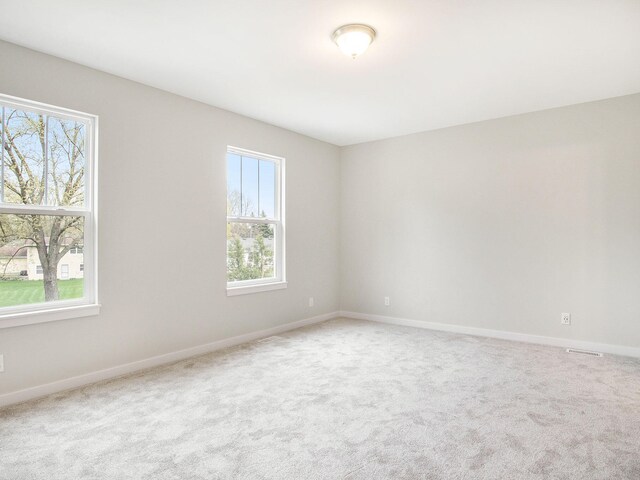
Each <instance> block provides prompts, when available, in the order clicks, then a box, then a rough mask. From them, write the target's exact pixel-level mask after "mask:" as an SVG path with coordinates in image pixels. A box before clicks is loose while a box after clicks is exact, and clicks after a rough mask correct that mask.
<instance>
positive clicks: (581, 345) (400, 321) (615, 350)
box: [339, 311, 640, 358]
mask: <svg viewBox="0 0 640 480" xmlns="http://www.w3.org/2000/svg"><path fill="white" fill-rule="evenodd" d="M339 313H340V316H341V317H346V318H354V319H359V320H369V321H372V322H380V323H388V324H391V325H403V326H405V327H416V328H426V329H429V330H440V331H444V332H453V333H462V334H465V335H475V336H478V337H490V338H500V339H502V340H513V341H516V342H525V343H536V344H539V345H551V346H554V347H562V348H577V349H580V350H593V351H596V352H602V353H609V354H612V355H624V356H627V357H636V358H640V348H637V347H627V346H624V345H610V344H607V343H595V342H586V341H583V340H572V339H569V338H557V337H544V336H542V335H529V334H527V333H516V332H508V331H505V330H490V329H488V328H478V327H466V326H463V325H452V324H448V323H436V322H427V321H422V320H413V319H408V318H397V317H388V316H385V315H374V314H370V313H359V312H348V311H340V312H339Z"/></svg>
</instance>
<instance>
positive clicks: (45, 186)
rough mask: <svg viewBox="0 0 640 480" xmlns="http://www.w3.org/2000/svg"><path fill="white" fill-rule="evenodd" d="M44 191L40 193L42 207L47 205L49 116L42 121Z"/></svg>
mask: <svg viewBox="0 0 640 480" xmlns="http://www.w3.org/2000/svg"><path fill="white" fill-rule="evenodd" d="M43 171H44V185H43V188H44V191H43V192H42V195H43V197H42V198H43V201H42V205H48V204H49V115H46V116H45V121H44V166H43Z"/></svg>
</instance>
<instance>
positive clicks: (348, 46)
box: [331, 24, 376, 58]
mask: <svg viewBox="0 0 640 480" xmlns="http://www.w3.org/2000/svg"><path fill="white" fill-rule="evenodd" d="M331 38H332V39H333V41H334V42H335V43H336V45H338V47H339V48H340V50H342V52H343V53H344V54H345V55H349V56H350V57H351V58H356V57H357V56H358V55H361V54H362V53H364V52H365V50H366V49H367V48H369V45H371V42H373V39H374V38H376V31H375V30H374V29H373V28H371V27H369V26H368V25H361V24H351V25H343V26H342V27H340V28H338V29H337V30H336V31H335V32H333V35H332V36H331Z"/></svg>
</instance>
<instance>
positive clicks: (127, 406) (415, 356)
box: [0, 320, 640, 480]
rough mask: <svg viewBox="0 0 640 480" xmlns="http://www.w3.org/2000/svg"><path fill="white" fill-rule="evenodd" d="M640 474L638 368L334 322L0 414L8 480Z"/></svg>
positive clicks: (1, 462) (513, 479)
mask: <svg viewBox="0 0 640 480" xmlns="http://www.w3.org/2000/svg"><path fill="white" fill-rule="evenodd" d="M395 478H400V479H402V478H404V479H448V480H450V479H487V480H488V479H491V480H497V479H508V480H518V479H545V480H548V479H603V480H604V479H607V480H612V479H618V480H620V479H630V480H631V479H635V480H637V479H640V361H638V360H634V359H630V358H623V357H614V356H605V357H603V358H591V357H583V356H577V355H570V354H567V353H566V352H564V350H562V349H558V348H550V347H543V346H535V345H528V344H522V343H511V342H507V341H500V340H491V339H483V338H478V337H470V336H464V335H457V334H449V333H441V332H433V331H428V330H418V329H412V328H404V327H395V326H388V325H380V324H375V323H368V322H362V321H353V320H334V321H330V322H326V323H324V324H321V325H317V326H313V327H308V328H305V329H302V330H297V331H294V332H289V333H287V334H283V335H281V336H279V337H272V338H271V339H268V340H264V341H259V342H254V343H251V344H247V345H244V346H242V347H236V348H233V349H229V350H225V351H222V352H218V353H215V354H209V355H206V356H203V357H198V358H196V359H192V360H188V361H183V362H180V363H177V364H174V365H171V366H168V367H163V368H157V369H154V370H151V371H147V372H145V373H143V374H138V375H133V376H130V377H127V378H123V379H118V380H113V381H110V382H103V383H100V384H97V385H93V386H90V387H87V388H83V389H80V390H76V391H73V392H68V393H64V394H58V395H53V396H50V397H48V398H46V399H43V400H39V401H35V402H30V403H27V404H22V405H19V406H15V407H11V408H7V409H4V410H0V479H3V480H5V479H11V480H22V479H38V480H39V479H43V480H45V479H46V480H57V479H64V480H70V479H118V480H123V479H157V480H164V479H176V480H177V479H180V480H187V479H203V480H204V479H207V480H210V479H367V480H369V479H395Z"/></svg>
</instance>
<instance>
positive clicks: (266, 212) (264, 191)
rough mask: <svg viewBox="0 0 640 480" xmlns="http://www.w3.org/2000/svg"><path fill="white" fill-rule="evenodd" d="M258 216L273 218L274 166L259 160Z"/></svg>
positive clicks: (274, 202) (274, 197)
mask: <svg viewBox="0 0 640 480" xmlns="http://www.w3.org/2000/svg"><path fill="white" fill-rule="evenodd" d="M259 168H260V204H259V206H260V216H261V217H267V218H275V215H276V212H275V205H276V164H275V163H273V162H269V161H267V160H260V167H259Z"/></svg>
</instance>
